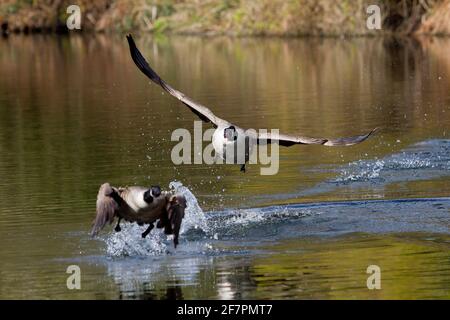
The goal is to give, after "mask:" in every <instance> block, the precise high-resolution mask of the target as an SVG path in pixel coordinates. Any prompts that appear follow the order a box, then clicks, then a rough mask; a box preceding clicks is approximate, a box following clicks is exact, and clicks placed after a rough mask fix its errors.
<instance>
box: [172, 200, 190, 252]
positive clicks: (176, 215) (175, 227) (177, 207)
mask: <svg viewBox="0 0 450 320" xmlns="http://www.w3.org/2000/svg"><path fill="white" fill-rule="evenodd" d="M186 207H187V204H186V198H185V197H184V196H182V195H175V196H172V197H171V198H170V201H169V203H168V204H167V212H168V219H169V222H170V228H169V229H170V231H171V232H170V233H171V234H173V235H174V237H173V244H174V246H175V248H176V247H177V245H178V237H179V234H180V228H181V222H182V221H183V218H184V211H185V209H186Z"/></svg>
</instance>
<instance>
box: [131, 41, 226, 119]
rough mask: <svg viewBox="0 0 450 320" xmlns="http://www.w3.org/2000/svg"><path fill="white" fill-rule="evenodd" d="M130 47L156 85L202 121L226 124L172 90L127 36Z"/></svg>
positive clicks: (144, 71)
mask: <svg viewBox="0 0 450 320" xmlns="http://www.w3.org/2000/svg"><path fill="white" fill-rule="evenodd" d="M127 40H128V45H129V46H130V53H131V58H132V59H133V61H134V63H135V64H136V66H137V67H138V68H139V70H141V71H142V73H144V74H145V75H146V76H147V77H149V78H150V80H152V81H153V82H154V83H156V84H158V85H160V86H161V87H162V88H163V89H164V90H165V91H167V92H168V93H170V94H171V95H172V96H174V97H175V98H177V99H178V100H180V101H181V102H183V103H184V104H185V105H186V106H187V107H189V109H191V111H192V112H194V113H195V114H196V115H197V116H198V117H199V118H200V119H202V120H203V121H205V122H212V123H213V124H214V125H215V126H218V125H219V123H226V121H224V120H223V119H220V118H219V117H217V116H216V115H214V113H212V111H211V110H209V109H208V108H207V107H205V106H203V105H201V104H199V103H197V102H195V101H194V100H192V99H191V98H189V97H187V96H185V95H184V94H183V93H182V92H180V91H178V90H176V89H174V88H172V87H171V86H170V85H168V84H167V83H166V82H165V81H164V80H163V79H161V78H160V77H159V76H158V74H157V73H156V72H155V71H154V70H153V69H152V68H151V67H150V66H149V64H148V63H147V61H146V60H145V58H144V57H143V56H142V54H141V52H140V51H139V49H138V48H137V47H136V44H135V43H134V40H133V37H132V36H131V35H127Z"/></svg>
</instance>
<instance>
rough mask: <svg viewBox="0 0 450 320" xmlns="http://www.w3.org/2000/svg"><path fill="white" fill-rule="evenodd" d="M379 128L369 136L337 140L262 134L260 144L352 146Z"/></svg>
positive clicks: (259, 137)
mask: <svg viewBox="0 0 450 320" xmlns="http://www.w3.org/2000/svg"><path fill="white" fill-rule="evenodd" d="M378 130H379V128H375V129H373V130H372V131H370V132H369V133H367V134H363V135H360V136H352V137H345V138H337V139H326V138H309V137H303V136H292V135H287V134H278V135H272V134H271V133H269V132H268V133H260V134H258V137H257V140H258V143H260V142H261V141H267V143H272V142H278V143H279V145H281V146H285V147H290V146H292V145H294V144H321V145H324V146H332V147H335V146H351V145H354V144H357V143H360V142H363V141H364V140H366V139H367V138H368V137H370V136H371V135H372V134H373V133H375V132H376V131H378Z"/></svg>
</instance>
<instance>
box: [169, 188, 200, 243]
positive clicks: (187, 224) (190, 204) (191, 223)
mask: <svg viewBox="0 0 450 320" xmlns="http://www.w3.org/2000/svg"><path fill="white" fill-rule="evenodd" d="M169 188H170V189H171V191H172V192H173V193H175V194H181V195H183V196H184V197H185V198H186V203H187V208H186V211H185V216H184V219H183V223H182V225H181V234H183V233H185V232H186V231H187V230H190V229H200V230H202V231H204V232H206V233H208V232H209V228H208V224H207V220H206V216H205V213H204V212H203V210H202V208H200V206H199V204H198V201H197V198H196V197H195V196H194V194H193V193H192V192H191V190H189V188H188V187H186V186H183V184H182V183H181V182H179V181H172V182H170V183H169Z"/></svg>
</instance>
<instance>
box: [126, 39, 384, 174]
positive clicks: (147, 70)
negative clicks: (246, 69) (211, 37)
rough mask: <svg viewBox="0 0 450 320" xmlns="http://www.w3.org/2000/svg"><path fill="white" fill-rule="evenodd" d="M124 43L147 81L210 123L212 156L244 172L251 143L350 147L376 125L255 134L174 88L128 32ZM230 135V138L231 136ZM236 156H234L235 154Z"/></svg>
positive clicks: (366, 135)
mask: <svg viewBox="0 0 450 320" xmlns="http://www.w3.org/2000/svg"><path fill="white" fill-rule="evenodd" d="M127 40H128V45H129V47H130V54H131V58H132V59H133V61H134V63H135V64H136V66H137V67H138V68H139V70H141V72H142V73H144V74H145V75H146V76H147V77H148V78H150V80H151V81H153V82H154V83H156V84H158V85H159V86H161V88H162V89H164V90H165V91H166V92H168V93H169V94H170V95H172V96H173V97H175V98H177V99H178V100H180V101H181V102H182V103H183V104H184V105H185V106H187V107H188V108H189V109H190V110H191V111H192V112H193V113H195V114H196V115H197V116H198V117H199V118H200V119H201V120H203V121H205V122H210V123H212V125H213V126H214V127H215V128H216V130H215V131H214V134H213V139H212V144H213V147H214V150H215V152H216V155H217V156H219V157H220V158H222V159H225V160H226V162H227V163H239V164H241V170H242V171H245V163H246V162H247V161H248V157H249V154H251V152H252V149H253V147H254V146H255V145H257V144H259V143H261V142H263V143H278V144H279V145H281V146H285V147H290V146H293V145H296V144H319V145H324V146H351V145H354V144H357V143H360V142H363V141H364V140H366V139H367V138H368V137H369V136H370V135H372V134H373V133H374V132H375V131H376V130H377V129H378V128H375V129H373V130H371V131H370V132H368V133H366V134H363V135H358V136H351V137H344V138H337V139H328V138H311V137H306V136H301V135H287V134H276V135H274V134H271V133H257V132H256V131H249V132H248V131H245V130H244V129H242V128H240V127H238V126H236V125H234V124H232V123H230V122H228V121H226V120H224V119H221V118H219V117H218V116H216V115H215V114H214V113H213V112H212V111H211V110H210V109H209V108H207V107H205V106H203V105H201V104H199V103H197V102H195V101H194V100H192V99H191V98H189V97H188V96H186V95H185V94H183V93H182V92H180V91H178V90H176V89H174V88H173V87H171V86H170V85H169V84H168V83H166V82H165V81H164V80H163V79H161V78H160V76H159V75H158V74H157V73H156V72H155V71H154V70H153V69H152V68H151V67H150V65H149V64H148V62H147V61H146V60H145V58H144V57H143V55H142V54H141V52H140V51H139V49H138V48H137V46H136V44H135V42H134V40H133V38H132V37H131V35H128V36H127ZM231 137H234V139H231ZM237 146H240V149H239V150H241V152H242V151H244V150H245V154H244V155H242V154H241V155H239V157H238V159H229V157H228V159H227V153H228V152H227V151H228V150H229V149H228V148H233V147H237ZM235 158H236V157H235Z"/></svg>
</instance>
